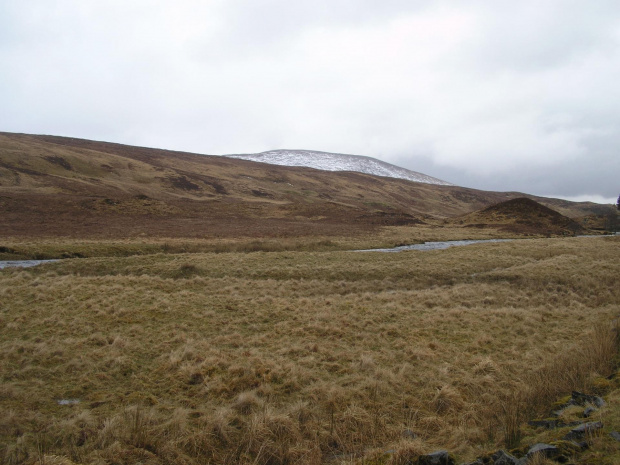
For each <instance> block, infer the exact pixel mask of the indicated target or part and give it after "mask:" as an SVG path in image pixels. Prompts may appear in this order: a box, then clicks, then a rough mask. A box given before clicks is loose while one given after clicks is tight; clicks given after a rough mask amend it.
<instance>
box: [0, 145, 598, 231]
mask: <svg viewBox="0 0 620 465" xmlns="http://www.w3.org/2000/svg"><path fill="white" fill-rule="evenodd" d="M522 195H523V194H518V193H499V192H485V191H479V190H474V189H466V188H461V187H455V186H436V185H430V184H422V183H414V182H410V181H406V180H401V179H393V178H384V177H377V176H371V175H366V174H361V173H353V172H336V173H334V172H327V171H319V170H314V169H310V168H298V167H285V166H275V165H266V164H261V163H255V162H249V161H245V160H237V159H229V158H224V157H219V156H208V155H197V154H190V153H183V152H174V151H168V150H158V149H150V148H143V147H132V146H126V145H120V144H113V143H106V142H95V141H88V140H82V139H72V138H65V137H54V136H35V135H25V134H11V133H0V214H1V215H2V219H3V221H2V222H0V236H35V237H36V236H73V237H130V236H137V235H146V236H159V237H236V236H256V237H259V236H260V237H270V236H271V237H274V236H275V237H279V236H282V235H287V236H303V235H317V234H324V235H331V234H337V235H343V234H355V233H356V231H361V230H368V228H374V227H378V226H381V225H410V224H411V225H413V224H418V223H421V222H427V221H433V220H435V219H442V218H448V217H453V216H457V215H463V214H465V213H468V212H471V211H474V210H477V209H480V208H483V207H485V206H488V205H491V204H494V203H497V202H500V201H503V200H507V199H510V198H514V197H518V196H522ZM537 200H541V201H545V202H550V203H551V202H553V203H554V204H555V205H554V208H556V209H562V211H563V213H565V214H569V215H571V216H583V215H586V214H592V213H597V209H600V208H601V206H599V205H595V204H588V203H572V202H566V201H561V200H554V199H539V198H537ZM603 208H604V207H603Z"/></svg>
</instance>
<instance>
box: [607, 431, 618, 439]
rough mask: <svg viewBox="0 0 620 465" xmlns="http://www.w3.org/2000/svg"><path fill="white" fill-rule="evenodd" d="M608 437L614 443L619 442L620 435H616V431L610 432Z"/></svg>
mask: <svg viewBox="0 0 620 465" xmlns="http://www.w3.org/2000/svg"><path fill="white" fill-rule="evenodd" d="M609 435H610V436H611V437H612V438H614V439H615V440H616V441H620V433H618V432H617V431H612V432H611V433H609Z"/></svg>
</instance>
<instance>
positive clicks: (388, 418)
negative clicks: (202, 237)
mask: <svg viewBox="0 0 620 465" xmlns="http://www.w3.org/2000/svg"><path fill="white" fill-rule="evenodd" d="M618 244H619V240H618V238H595V239H590V238H573V239H545V240H542V239H541V240H527V241H515V242H509V243H496V244H481V245H475V246H468V247H462V248H453V249H448V250H444V251H435V252H404V253H399V254H381V253H356V252H338V251H331V252H290V251H289V252H271V253H265V252H257V253H251V254H246V253H218V254H215V253H194V254H156V255H144V256H132V257H108V258H105V257H101V258H92V259H80V260H68V261H65V262H60V263H54V264H49V265H45V266H42V267H40V268H32V269H27V270H4V271H2V272H0V332H1V334H2V338H1V339H0V361H1V363H2V365H1V367H2V368H1V373H0V374H1V377H2V378H1V381H2V383H1V386H0V389H1V392H0V410H1V411H2V415H0V444H2V446H1V449H0V457H2V459H3V460H4V462H6V463H33V462H35V461H36V460H41V461H42V460H43V458H44V457H56V458H55V459H54V460H66V462H65V463H70V462H69V460H70V461H72V462H74V463H136V462H142V463H152V464H159V463H187V464H194V463H229V464H233V463H247V464H250V463H256V464H286V463H306V464H318V463H325V462H336V463H337V462H342V463H351V462H352V461H355V460H357V459H360V458H362V457H364V456H366V457H368V458H373V457H374V459H373V460H375V461H376V462H378V463H382V462H385V461H387V460H390V461H391V463H401V462H403V461H404V462H403V463H405V462H406V460H409V458H411V457H413V456H414V455H415V454H419V453H421V452H425V451H431V450H433V449H437V448H445V449H449V450H450V451H451V452H453V453H455V454H457V456H458V457H459V458H462V459H468V458H472V457H474V456H476V455H478V454H479V453H481V452H482V451H485V450H489V449H491V448H493V447H497V446H499V445H504V444H506V443H511V442H516V441H517V440H518V439H519V436H520V435H521V431H520V428H521V421H522V420H524V419H526V418H525V417H526V416H527V415H530V414H533V413H534V412H541V411H543V410H544V409H546V408H547V407H548V404H547V403H548V402H550V401H551V400H553V399H554V398H556V397H557V396H558V395H560V394H563V393H565V392H569V391H570V390H571V389H575V388H581V389H583V388H584V387H587V386H588V385H589V384H590V383H591V382H592V380H593V379H594V378H596V377H600V376H601V375H607V374H609V372H610V370H611V369H612V362H613V357H614V355H615V353H616V349H617V341H616V339H615V338H614V337H612V336H613V335H612V332H611V331H612V329H613V328H612V325H611V323H612V321H613V320H614V319H616V318H617V317H618V313H619V310H620V288H619V287H618V286H617V276H618V273H619V272H620V249H619V248H618ZM610 335H612V336H610ZM63 399H64V400H74V399H75V400H79V403H69V404H67V405H59V404H58V402H57V401H59V400H63ZM412 435H415V436H416V438H415V439H413V437H412ZM387 450H394V453H393V454H387V455H386V454H384V452H385V451H387ZM45 460H47V459H45ZM50 460H51V459H50ZM58 463H63V462H58Z"/></svg>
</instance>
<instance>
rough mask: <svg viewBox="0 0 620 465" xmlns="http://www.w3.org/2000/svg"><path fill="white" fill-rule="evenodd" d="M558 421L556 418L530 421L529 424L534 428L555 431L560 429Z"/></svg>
mask: <svg viewBox="0 0 620 465" xmlns="http://www.w3.org/2000/svg"><path fill="white" fill-rule="evenodd" d="M558 421H559V420H557V419H555V418H546V419H544V420H530V421H528V422H527V424H528V425H530V426H533V427H534V428H545V429H554V428H557V427H558Z"/></svg>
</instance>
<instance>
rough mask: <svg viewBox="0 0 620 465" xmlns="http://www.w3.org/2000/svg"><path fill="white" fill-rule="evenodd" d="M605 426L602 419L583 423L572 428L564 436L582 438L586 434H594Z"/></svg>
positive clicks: (569, 438) (570, 438)
mask: <svg viewBox="0 0 620 465" xmlns="http://www.w3.org/2000/svg"><path fill="white" fill-rule="evenodd" d="M601 428H603V423H601V422H600V421H597V422H590V423H582V424H581V425H579V426H577V427H576V428H573V429H572V430H570V432H569V433H568V434H567V435H566V436H564V439H567V440H569V441H570V440H572V439H582V438H583V437H584V436H585V435H586V434H593V433H595V432H596V431H598V430H599V429H601Z"/></svg>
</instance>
